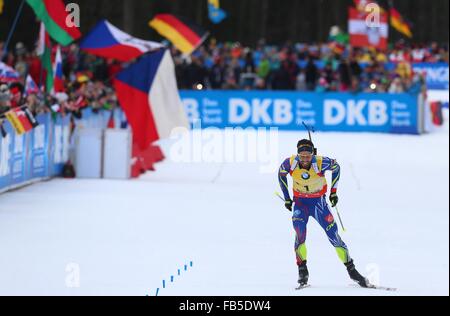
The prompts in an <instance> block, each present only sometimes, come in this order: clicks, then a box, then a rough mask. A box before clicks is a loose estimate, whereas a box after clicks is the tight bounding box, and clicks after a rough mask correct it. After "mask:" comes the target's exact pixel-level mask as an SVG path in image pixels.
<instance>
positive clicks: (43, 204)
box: [0, 112, 449, 296]
mask: <svg viewBox="0 0 450 316" xmlns="http://www.w3.org/2000/svg"><path fill="white" fill-rule="evenodd" d="M446 121H447V122H448V112H446ZM219 134H220V133H219ZM305 135H306V133H305V132H295V133H294V132H282V133H281V132H280V134H279V138H278V146H277V147H278V149H277V151H276V152H275V155H276V158H277V162H276V165H277V166H278V164H279V163H281V161H282V160H283V159H284V158H285V157H288V156H289V155H291V154H292V153H293V152H294V151H295V145H296V142H297V140H298V139H300V138H303V137H305ZM313 140H314V141H315V143H316V145H317V147H318V149H319V154H323V155H328V156H330V157H333V158H336V159H337V160H338V161H339V163H340V164H341V180H340V185H339V189H338V195H339V198H340V201H339V204H338V207H339V211H340V213H341V216H342V219H343V223H344V226H345V227H346V229H347V232H345V233H344V232H341V236H342V238H343V239H344V241H345V242H346V243H347V245H348V246H349V249H350V253H351V255H352V257H353V258H354V260H355V263H356V266H357V268H358V269H359V270H360V272H362V273H363V274H366V275H369V276H370V278H371V279H372V280H374V281H376V280H377V279H378V281H379V283H380V284H381V285H385V286H393V287H397V288H398V291H397V292H385V291H379V290H370V289H361V288H355V287H353V286H350V284H351V281H350V280H349V279H348V276H347V273H346V270H345V268H344V266H343V265H342V263H341V262H340V261H339V259H338V258H337V255H336V253H335V251H334V249H333V248H332V247H331V245H330V244H329V243H328V240H327V238H326V236H325V234H324V232H323V231H322V230H321V228H320V227H319V225H318V224H317V223H316V222H315V221H314V220H313V219H310V222H309V224H308V235H307V247H308V262H309V265H308V266H309V271H310V283H311V285H312V287H311V288H308V289H304V290H302V291H294V287H295V286H296V280H297V268H296V265H295V256H294V251H293V245H294V230H293V229H292V224H291V218H290V215H291V214H290V213H289V212H288V211H286V210H285V209H284V206H283V202H282V201H280V200H279V198H277V197H276V196H275V195H274V191H275V190H277V191H279V188H278V183H277V175H276V172H275V171H276V170H273V171H274V172H272V173H267V172H261V168H260V165H259V164H258V163H250V162H247V163H245V162H244V163H220V162H219V163H205V162H203V163H201V162H198V163H178V162H174V161H172V160H171V159H170V157H169V159H167V160H166V161H165V162H163V163H161V164H158V165H157V171H156V172H149V173H147V174H145V175H143V176H142V177H140V178H139V179H135V180H130V181H119V180H116V181H113V180H65V179H54V180H51V181H47V182H43V183H38V184H34V185H31V186H28V187H25V188H22V189H20V190H16V191H14V192H9V193H4V194H1V195H0V251H1V260H0V295H138V296H145V295H155V294H156V291H157V289H158V288H159V290H158V291H159V293H158V295H202V296H206V295H449V250H448V249H449V193H448V192H449V156H448V155H449V153H448V150H449V134H448V124H447V125H446V126H445V127H444V128H443V129H442V131H440V132H436V133H433V134H427V135H423V136H411V135H385V134H364V133H359V134H350V133H315V134H313ZM165 150H166V151H167V153H168V154H170V153H169V146H168V145H167V144H166V145H165ZM277 166H275V169H277ZM191 261H192V267H191V266H190V262H191ZM184 265H187V266H188V267H187V270H186V271H185V270H184ZM178 269H180V275H178ZM171 276H173V282H171V280H170V278H171ZM163 280H165V282H166V287H165V288H163V287H162V281H163Z"/></svg>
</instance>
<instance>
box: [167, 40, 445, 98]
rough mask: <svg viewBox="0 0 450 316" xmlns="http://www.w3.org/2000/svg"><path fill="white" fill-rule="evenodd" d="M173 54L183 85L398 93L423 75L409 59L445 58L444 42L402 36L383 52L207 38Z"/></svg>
mask: <svg viewBox="0 0 450 316" xmlns="http://www.w3.org/2000/svg"><path fill="white" fill-rule="evenodd" d="M173 55H174V60H175V64H176V71H177V80H178V85H179V87H180V88H181V89H205V88H206V89H244V90H253V89H259V90H266V89H270V90H298V91H316V92H323V91H352V92H361V91H364V92H392V93H397V92H404V91H408V90H410V89H411V88H413V89H414V87H415V86H416V85H415V83H417V81H419V80H422V79H423V78H421V75H422V74H414V73H413V71H412V64H413V63H416V62H432V63H434V62H447V63H448V47H442V46H439V45H438V44H437V43H431V44H429V45H412V44H406V43H405V42H402V41H400V42H398V43H396V44H395V45H393V46H392V48H390V49H389V50H388V51H386V52H383V51H380V50H376V49H372V48H352V47H347V48H346V49H345V50H344V51H343V52H336V51H335V50H334V49H333V48H332V47H331V45H329V43H322V44H301V43H297V44H290V43H288V44H286V45H282V46H271V45H267V44H266V43H265V42H264V40H261V41H259V43H258V44H257V45H256V47H255V48H249V47H244V46H242V45H241V44H240V43H217V42H215V41H214V40H211V41H209V43H208V44H205V45H203V46H201V47H200V48H199V49H198V50H197V51H196V52H194V53H193V54H192V55H191V56H190V58H188V59H186V58H184V57H183V56H182V55H181V54H180V53H179V52H176V50H174V52H173Z"/></svg>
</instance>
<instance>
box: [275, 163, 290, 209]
mask: <svg viewBox="0 0 450 316" xmlns="http://www.w3.org/2000/svg"><path fill="white" fill-rule="evenodd" d="M290 170H291V162H290V159H289V158H286V160H285V161H283V163H282V164H281V166H280V169H279V170H278V182H279V183H280V188H281V191H282V192H283V196H284V199H285V200H286V201H287V200H290V199H291V197H290V196H289V187H288V182H287V175H288V174H289V171H290Z"/></svg>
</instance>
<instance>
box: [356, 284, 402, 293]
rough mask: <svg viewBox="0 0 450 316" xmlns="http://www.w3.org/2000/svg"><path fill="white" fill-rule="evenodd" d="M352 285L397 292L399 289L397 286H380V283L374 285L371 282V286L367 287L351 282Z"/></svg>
mask: <svg viewBox="0 0 450 316" xmlns="http://www.w3.org/2000/svg"><path fill="white" fill-rule="evenodd" d="M350 286H351V287H357V288H361V289H372V290H382V291H389V292H395V291H397V288H395V287H387V286H381V285H380V286H378V285H374V284H369V286H367V287H362V286H360V285H357V284H351V285H350Z"/></svg>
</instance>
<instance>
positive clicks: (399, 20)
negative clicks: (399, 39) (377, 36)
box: [389, 7, 412, 38]
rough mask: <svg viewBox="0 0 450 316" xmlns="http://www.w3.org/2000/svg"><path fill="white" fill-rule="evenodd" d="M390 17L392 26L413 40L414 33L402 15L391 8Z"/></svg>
mask: <svg viewBox="0 0 450 316" xmlns="http://www.w3.org/2000/svg"><path fill="white" fill-rule="evenodd" d="M389 15H390V17H391V25H392V27H393V28H394V29H396V30H397V31H399V32H400V33H402V34H403V35H405V36H407V37H409V38H411V37H412V33H411V29H410V27H409V25H408V23H406V22H405V20H404V19H403V17H402V16H401V14H400V13H399V12H398V11H397V10H396V9H394V8H392V7H391V8H390V10H389Z"/></svg>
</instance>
